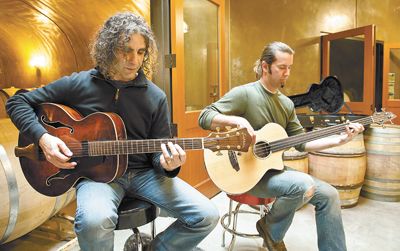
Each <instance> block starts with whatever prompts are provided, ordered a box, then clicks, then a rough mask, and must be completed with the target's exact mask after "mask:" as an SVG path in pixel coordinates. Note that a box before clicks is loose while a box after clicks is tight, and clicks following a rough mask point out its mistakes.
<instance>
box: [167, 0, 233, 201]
mask: <svg viewBox="0 0 400 251" xmlns="http://www.w3.org/2000/svg"><path fill="white" fill-rule="evenodd" d="M207 1H209V2H212V3H214V4H216V5H217V6H218V46H219V48H218V49H219V52H218V56H219V69H218V75H219V76H218V80H219V97H220V96H221V95H222V94H224V93H225V92H226V91H227V90H228V88H227V86H228V85H227V82H226V80H227V72H226V62H227V56H226V51H225V45H226V41H225V0H207ZM183 29H184V27H183V0H171V53H172V54H175V55H176V67H175V68H173V69H172V88H171V90H172V107H173V109H172V116H173V118H174V123H175V124H177V126H178V129H177V131H178V137H185V138H186V137H204V136H206V135H207V134H208V133H209V132H207V131H205V130H202V129H201V128H200V127H199V125H198V122H197V121H198V117H199V115H200V112H201V110H196V111H186V105H185V67H184V66H185V60H184V55H185V54H184V53H185V51H184V33H183ZM190 63H191V62H190ZM186 168H187V169H189V170H187V169H186ZM179 176H180V177H181V178H182V179H184V180H185V181H186V182H188V183H189V184H191V185H192V186H194V187H195V188H197V189H198V190H199V191H200V192H202V193H203V194H205V195H206V196H208V197H212V196H214V195H215V194H216V193H217V192H219V189H218V188H217V187H216V186H215V185H214V183H213V182H212V181H211V179H210V178H209V176H208V174H207V172H206V168H205V166H204V158H203V151H201V152H197V151H196V152H195V151H189V152H187V161H186V164H185V165H183V166H182V170H181V173H180V175H179ZM199 177H201V178H199Z"/></svg>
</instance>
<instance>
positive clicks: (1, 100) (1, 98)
mask: <svg viewBox="0 0 400 251" xmlns="http://www.w3.org/2000/svg"><path fill="white" fill-rule="evenodd" d="M9 97H10V96H8V93H7V92H5V91H3V90H0V119H3V118H8V114H7V112H6V102H7V99H8V98H9Z"/></svg>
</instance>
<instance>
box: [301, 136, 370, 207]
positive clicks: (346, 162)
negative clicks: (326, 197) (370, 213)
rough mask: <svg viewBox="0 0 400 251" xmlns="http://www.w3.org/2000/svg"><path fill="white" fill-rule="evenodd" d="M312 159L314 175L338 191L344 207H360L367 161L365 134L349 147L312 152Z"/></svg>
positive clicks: (311, 167)
mask: <svg viewBox="0 0 400 251" xmlns="http://www.w3.org/2000/svg"><path fill="white" fill-rule="evenodd" d="M333 137H334V136H333ZM308 159H309V173H310V175H312V176H314V177H316V178H318V179H320V180H323V181H326V182H328V183H329V184H331V185H333V186H334V187H335V188H336V189H337V190H338V192H339V196H340V202H341V206H342V208H349V207H353V206H355V205H357V203H358V198H359V196H360V190H361V186H362V184H363V182H364V177H365V170H366V162H367V160H366V153H365V145H364V137H363V134H359V135H357V136H356V137H355V138H354V139H353V140H352V141H350V142H348V143H347V144H344V145H341V146H337V147H332V148H328V149H324V150H322V151H318V152H311V153H310V154H309V156H308Z"/></svg>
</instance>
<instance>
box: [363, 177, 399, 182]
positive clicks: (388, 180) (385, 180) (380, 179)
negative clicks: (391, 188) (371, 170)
mask: <svg viewBox="0 0 400 251" xmlns="http://www.w3.org/2000/svg"><path fill="white" fill-rule="evenodd" d="M365 179H366V180H373V181H379V182H382V183H400V180H393V179H382V178H375V177H371V176H365Z"/></svg>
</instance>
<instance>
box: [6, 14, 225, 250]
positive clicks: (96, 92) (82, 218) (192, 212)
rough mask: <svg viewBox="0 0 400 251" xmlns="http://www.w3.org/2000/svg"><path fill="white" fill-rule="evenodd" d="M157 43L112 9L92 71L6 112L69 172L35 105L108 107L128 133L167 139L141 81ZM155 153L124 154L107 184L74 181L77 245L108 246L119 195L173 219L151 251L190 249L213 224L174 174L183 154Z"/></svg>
mask: <svg viewBox="0 0 400 251" xmlns="http://www.w3.org/2000/svg"><path fill="white" fill-rule="evenodd" d="M156 53H157V47H156V43H155V40H154V36H153V33H152V31H151V29H150V27H149V26H148V25H147V24H146V22H145V21H144V19H143V18H142V17H140V16H137V15H135V14H132V13H118V14H116V15H114V16H112V17H110V18H109V19H108V20H107V21H106V22H105V23H104V25H103V26H102V27H101V28H100V30H99V31H98V33H97V36H96V38H95V41H94V43H93V45H92V52H91V54H92V57H93V61H94V63H95V64H96V68H94V69H91V70H88V71H82V72H78V73H73V74H72V75H70V76H66V77H63V78H61V79H58V80H56V81H54V82H53V83H50V84H49V85H47V86H44V87H42V88H39V89H36V90H34V91H32V92H28V93H22V94H19V95H16V96H14V97H12V98H10V99H9V101H8V102H7V111H8V113H9V115H10V118H11V119H12V121H13V122H14V123H15V124H16V126H17V127H18V129H19V130H20V131H21V132H22V133H24V134H26V135H29V136H30V137H31V138H32V139H33V140H34V142H36V143H37V144H38V145H39V146H40V147H41V149H42V150H43V152H44V154H45V156H46V159H47V160H48V161H49V162H51V163H52V164H54V165H55V166H57V167H59V168H63V169H73V168H74V167H75V166H76V165H77V163H76V162H75V161H70V160H71V158H72V157H73V156H74V153H73V152H72V151H71V150H70V149H69V148H68V147H67V146H66V144H65V143H64V142H63V141H62V140H61V139H60V138H58V137H55V136H53V135H50V134H49V133H48V132H47V131H46V129H45V128H44V127H43V126H42V125H41V124H40V123H39V122H38V118H37V116H36V114H35V108H37V107H38V105H40V104H42V103H45V102H52V103H59V104H63V105H66V106H69V107H72V108H74V109H76V110H77V111H78V112H79V113H81V115H83V116H87V115H89V114H92V113H95V112H114V113H117V114H118V115H119V116H120V117H121V118H122V119H123V121H124V123H125V127H126V132H127V138H128V139H133V140H143V139H157V138H170V137H171V130H170V126H169V125H170V119H169V110H168V106H167V98H166V95H165V93H164V92H163V91H161V90H160V89H159V88H158V87H157V86H156V85H155V84H154V83H152V82H151V81H150V80H148V79H147V78H146V75H145V74H146V73H147V74H148V73H150V72H151V70H152V63H153V62H154V61H155V58H156ZM161 149H162V152H161V153H154V154H135V155H129V159H128V170H127V171H126V173H125V174H124V175H123V176H122V177H121V178H118V179H116V180H114V181H113V182H111V183H108V184H107V183H99V182H95V181H92V180H88V179H82V180H80V181H79V182H78V183H77V184H76V196H77V211H76V218H75V232H76V234H77V236H78V241H79V245H80V247H81V249H82V250H84V251H86V250H96V251H98V250H113V246H114V229H115V226H116V223H117V220H118V215H117V209H118V206H119V204H120V203H121V201H122V199H123V198H124V197H125V196H126V195H131V196H136V197H139V198H142V199H144V200H147V201H150V202H152V203H154V204H155V205H157V206H158V207H159V208H161V209H162V210H163V211H165V212H167V213H168V215H169V216H172V217H174V218H177V220H176V221H175V222H174V223H173V224H171V225H170V226H169V227H168V228H167V229H166V230H165V231H163V232H161V233H160V234H158V235H157V236H156V238H155V239H154V240H153V241H152V242H151V245H150V247H149V248H150V250H192V249H194V248H195V247H196V246H197V244H198V243H200V242H201V241H202V240H203V239H204V238H205V237H206V236H207V235H208V234H209V233H210V232H211V231H212V230H213V229H214V227H215V226H216V225H217V223H218V219H219V213H218V210H217V209H216V207H215V206H214V205H213V204H212V203H211V202H210V200H209V199H208V198H206V197H205V196H203V195H202V194H201V193H200V192H198V191H197V190H196V189H194V188H193V187H192V186H190V185H189V184H187V183H185V182H184V181H182V180H181V179H179V178H178V177H176V176H177V174H178V172H179V170H180V166H181V165H182V164H183V163H184V162H185V160H186V153H185V151H184V150H183V149H182V148H181V147H180V146H179V145H176V144H173V143H171V142H169V143H168V144H166V145H165V144H162V145H161Z"/></svg>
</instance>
